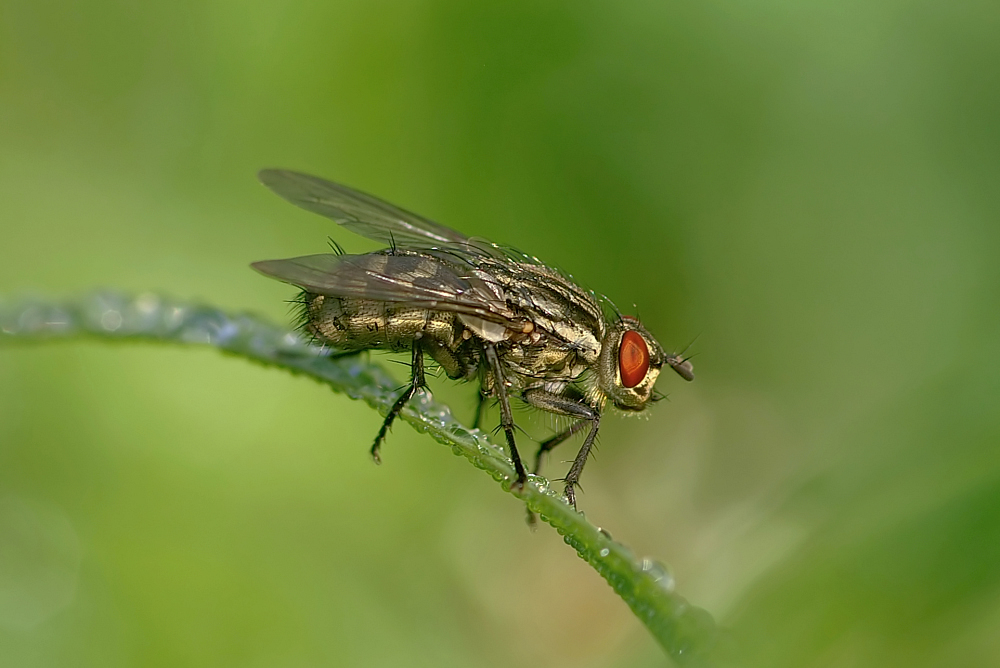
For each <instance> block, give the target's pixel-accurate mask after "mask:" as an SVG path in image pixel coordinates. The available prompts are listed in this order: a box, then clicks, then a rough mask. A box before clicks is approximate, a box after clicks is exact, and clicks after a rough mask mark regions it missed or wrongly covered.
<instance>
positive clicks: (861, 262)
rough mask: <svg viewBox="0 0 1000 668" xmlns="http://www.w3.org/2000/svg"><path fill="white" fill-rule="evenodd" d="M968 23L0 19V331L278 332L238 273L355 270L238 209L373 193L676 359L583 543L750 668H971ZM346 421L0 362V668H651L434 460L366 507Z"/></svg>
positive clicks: (219, 376) (987, 566) (610, 476)
mask: <svg viewBox="0 0 1000 668" xmlns="http://www.w3.org/2000/svg"><path fill="white" fill-rule="evenodd" d="M998 7H1000V6H998V5H997V4H996V3H991V2H976V1H973V0H966V1H959V2H950V3H944V2H919V1H917V2H913V1H909V0H907V1H903V0H880V1H878V2H857V1H854V0H848V1H846V2H845V1H844V0H836V1H833V0H830V1H826V2H801V3H787V2H766V1H765V2H757V3H721V2H699V3H680V2H616V3H610V2H607V3H601V2H576V1H574V2H552V3H536V2H517V1H515V2H505V3H469V2H462V1H454V0H452V1H448V0H441V1H423V2H365V1H355V2H327V3H301V4H300V3H285V2H267V1H257V2H227V1H222V0H207V1H206V0H200V1H198V2H191V1H186V0H181V1H180V2H172V3H162V2H160V3H156V2H147V3H136V2H122V1H116V0H91V1H89V2H70V1H68V0H45V1H42V2H39V1H37V0H31V1H29V0H2V3H0V294H3V295H7V296H12V295H13V296H17V295H22V296H23V295H38V296H51V297H64V296H69V295H73V294H79V293H80V292H83V291H87V290H89V289H92V288H96V287H102V286H111V287H116V288H120V289H125V290H130V291H136V292H139V291H147V290H155V291H163V292H165V293H168V294H170V295H172V296H174V297H178V298H184V299H192V300H202V301H205V302H208V303H212V304H216V305H221V306H225V307H228V308H231V309H234V310H251V311H254V312H257V313H260V314H264V315H267V316H269V317H271V318H273V319H275V320H278V321H283V320H285V319H286V318H287V317H288V312H287V305H286V304H285V303H284V300H286V299H289V298H291V297H292V296H293V293H294V291H293V290H292V289H290V288H288V287H287V286H284V285H281V284H279V283H276V282H272V281H268V280H266V279H264V278H262V277H260V276H258V275H256V274H254V273H253V272H252V271H251V270H250V269H248V267H247V264H248V263H249V262H251V261H253V260H259V259H265V258H272V257H282V256H289V255H297V254H306V253H313V252H322V250H323V249H324V248H325V247H326V237H327V235H331V236H333V237H334V238H335V239H337V240H338V241H339V242H340V243H341V244H342V245H343V246H344V247H345V248H347V249H348V250H349V251H354V252H361V251H367V250H371V249H372V248H373V246H372V245H371V243H370V242H367V241H366V240H364V239H361V238H359V237H354V236H352V235H350V234H348V233H346V232H343V231H341V230H338V229H336V228H335V226H334V225H332V224H331V223H329V222H327V221H324V220H323V219H320V218H318V217H315V216H310V215H309V214H307V213H305V212H302V211H298V210H296V209H294V208H292V207H291V206H289V205H287V204H286V203H284V202H283V201H281V200H279V199H278V198H276V197H274V196H272V195H271V194H269V193H268V192H267V191H266V190H265V189H264V188H263V187H261V186H260V185H258V184H257V183H256V180H255V178H254V174H255V172H256V170H257V169H259V168H261V167H266V166H281V167H289V168H294V169H299V170H303V171H308V172H313V173H316V174H320V175H323V176H326V177H328V178H331V179H335V180H339V181H343V182H345V183H348V184H352V185H354V186H356V187H359V188H362V189H364V190H367V191H369V192H373V193H377V194H379V195H381V196H383V197H385V198H387V199H389V200H391V201H394V202H397V203H399V204H401V205H404V206H406V207H408V208H411V209H413V210H415V211H419V212H421V213H423V214H425V215H427V216H429V217H432V218H435V219H437V220H439V221H441V222H444V223H445V224H449V225H452V226H454V227H456V228H459V229H461V230H462V231H465V232H468V233H472V234H477V235H482V236H487V237H489V238H491V239H494V240H496V241H499V242H505V243H509V244H513V245H515V246H517V247H520V248H522V249H523V250H526V251H528V252H530V253H532V254H536V255H538V256H540V257H542V258H543V259H545V260H546V261H548V262H549V263H552V264H554V265H557V266H559V267H561V268H563V269H565V270H567V271H569V272H572V273H573V274H574V275H575V276H576V277H577V278H578V279H579V280H580V282H581V283H583V284H585V285H587V286H588V287H592V288H594V289H596V290H598V291H600V292H603V293H606V294H607V295H608V296H609V297H610V298H611V299H613V300H614V301H615V302H617V303H618V304H619V305H620V306H622V307H623V308H626V309H628V310H631V308H632V306H631V305H632V304H633V303H635V304H637V305H638V306H637V308H638V312H639V313H640V314H641V317H642V318H643V320H644V322H645V323H646V324H647V326H648V327H649V328H650V329H651V330H652V331H654V332H656V333H657V335H658V337H659V338H660V340H661V341H662V342H663V343H664V345H665V346H666V347H667V348H669V349H672V350H679V349H681V348H683V347H684V346H686V345H687V344H689V343H691V341H692V340H694V339H695V338H696V337H697V341H696V342H695V344H694V346H693V347H692V349H691V350H692V351H693V352H694V353H696V354H697V357H695V359H694V362H695V369H696V371H697V373H698V379H697V381H696V382H695V383H693V384H690V385H688V384H684V383H683V382H682V381H681V380H680V379H679V378H677V377H675V376H673V375H672V374H670V375H666V376H664V377H663V379H662V381H661V383H660V389H661V390H663V391H664V392H666V393H668V394H669V395H670V401H669V402H664V403H661V404H659V405H657V406H656V407H655V409H653V410H652V411H650V415H649V419H648V420H624V419H617V418H615V419H609V420H606V421H605V423H604V425H603V427H602V441H601V446H600V451H599V452H598V454H597V457H596V459H595V460H594V461H592V462H591V464H590V465H589V466H588V470H587V471H586V474H585V476H584V488H585V492H584V494H583V495H582V497H581V505H582V507H583V508H584V509H585V510H586V512H587V514H588V516H589V517H590V518H591V519H592V520H593V521H594V522H595V523H597V524H598V525H601V526H604V527H607V528H608V529H609V530H610V531H611V532H612V533H613V534H614V535H615V537H616V538H618V539H620V540H622V541H623V542H625V543H627V544H629V545H631V546H633V547H634V548H635V550H636V551H637V552H638V553H640V554H644V555H650V556H654V557H656V558H659V559H661V560H663V561H665V562H667V563H669V564H670V565H671V567H672V569H673V571H674V574H675V577H676V579H677V583H678V590H679V591H680V592H681V593H682V594H683V595H685V596H686V597H688V598H689V599H690V600H691V601H692V602H694V603H696V604H697V605H700V606H703V607H705V608H707V609H708V610H709V611H711V612H712V614H713V615H714V616H715V617H716V619H717V620H718V621H719V622H720V623H721V624H723V625H725V626H726V627H728V628H730V629H731V631H732V634H733V636H734V637H735V639H736V642H737V643H738V644H739V646H740V650H739V656H740V657H741V658H742V660H743V661H745V663H746V664H747V665H754V666H779V667H780V666H789V667H792V666H837V667H841V666H898V665H905V666H957V665H962V666H986V665H997V664H998V663H1000V634H998V633H997V629H998V628H1000V401H998V400H1000V373H998V363H1000V316H998V306H1000V298H998V296H1000V271H998V267H1000V262H998V259H1000V252H998V251H1000V248H998V237H1000V226H998V221H1000V185H998V184H1000V122H998V121H1000V40H998V39H997V35H998V34H1000V9H998ZM385 362H386V363H387V364H388V363H391V359H389V358H387V359H385ZM392 368H394V369H395V370H396V372H397V373H398V374H399V377H400V379H402V378H404V377H405V370H404V369H403V368H402V367H399V366H393V367H392ZM434 390H435V393H436V396H438V397H440V398H443V399H445V400H447V401H448V402H450V403H451V404H452V405H453V408H454V410H455V411H456V413H457V414H459V415H460V416H465V417H466V418H467V419H471V415H472V411H473V407H474V403H475V391H474V389H473V388H472V387H470V386H452V385H450V384H449V383H447V382H445V381H444V380H438V381H437V382H435V384H434ZM493 418H494V419H495V415H494V416H493ZM379 421H380V418H379V417H378V416H377V415H376V414H375V413H374V412H373V411H371V410H370V409H368V408H366V407H364V406H362V405H360V404H358V403H356V402H352V401H350V400H348V399H346V398H345V397H343V396H338V395H334V394H331V393H330V392H329V391H328V390H327V389H325V388H323V387H321V386H320V385H317V384H315V383H313V382H311V381H308V380H305V379H302V378H296V377H292V376H290V375H287V374H285V373H282V372H280V371H276V370H270V369H264V368H261V367H257V366H255V365H252V364H248V363H246V362H245V361H242V360H238V359H234V358H227V357H224V356H222V355H219V354H217V353H215V352H212V351H210V350H200V349H190V348H189V349H180V348H169V347H160V346H155V345H116V346H111V345H107V344H100V343H96V342H74V343H68V344H66V343H59V344H46V345H39V346H16V347H13V348H11V347H5V348H3V349H0V664H2V665H5V666H24V667H34V666H69V665H72V666H102V667H107V666H178V665H184V666H252V667H263V666H268V667H270V666H276V667H277V666H281V667H284V666H341V665H357V666H403V665H405V666H470V665H474V666H509V665H511V664H513V663H520V662H535V663H538V664H543V665H548V666H574V667H575V668H586V667H591V666H593V667H604V666H654V665H661V664H662V663H663V662H664V661H665V659H664V657H663V655H662V654H661V652H660V650H659V648H658V647H657V646H656V645H655V643H654V642H653V640H652V639H651V638H650V637H649V636H648V634H647V632H646V631H645V629H644V628H643V627H642V626H641V625H640V624H639V622H638V621H637V620H636V619H634V618H633V617H632V616H631V614H630V613H629V611H628V609H627V608H626V607H625V605H624V604H623V603H622V602H621V601H620V600H618V599H617V598H616V597H615V596H614V595H613V593H612V592H611V590H610V588H608V587H607V585H606V584H605V583H604V582H603V581H602V580H601V579H600V578H599V577H598V576H597V575H596V574H595V573H594V572H592V571H591V570H590V569H589V568H588V567H587V566H586V565H585V564H584V563H583V562H581V561H580V560H579V559H578V558H577V557H576V556H575V555H574V553H573V552H572V551H571V550H570V549H568V548H567V547H566V546H565V545H563V544H562V543H561V541H560V540H559V538H558V536H556V535H555V533H554V532H553V531H551V530H550V529H548V528H547V527H544V526H543V527H541V528H540V529H539V530H538V531H537V532H534V533H532V532H530V531H529V530H528V529H527V528H526V526H525V524H524V511H523V508H522V507H520V506H519V505H518V504H517V503H516V501H515V500H514V499H512V498H511V497H509V496H507V495H505V494H502V493H500V492H499V490H498V489H497V488H496V485H495V484H494V483H493V482H492V481H491V480H490V479H489V478H488V477H487V476H484V475H482V474H481V473H480V472H478V471H476V470H474V469H473V468H472V467H470V466H468V464H467V463H466V462H464V461H463V460H460V459H459V458H457V457H454V456H452V454H451V453H450V452H449V451H448V449H446V448H443V447H440V446H438V445H436V444H434V443H433V442H432V441H431V440H430V439H429V438H427V437H421V436H419V435H417V434H416V433H415V432H414V431H413V430H411V429H410V428H409V427H407V426H403V425H401V426H398V427H397V428H396V430H395V431H394V433H393V434H392V435H391V439H390V440H389V442H388V443H387V445H386V447H385V449H384V461H385V463H384V465H383V466H381V467H375V466H373V465H372V463H371V461H370V460H369V458H368V455H367V447H368V444H369V442H370V439H371V437H372V436H373V435H374V433H375V431H376V430H377V428H378V425H379ZM521 422H522V424H523V425H524V426H525V428H526V429H527V431H528V432H529V433H531V434H533V435H535V436H544V435H546V434H547V433H550V432H549V428H550V425H549V423H548V420H547V419H546V418H545V417H544V416H530V415H528V414H522V415H521ZM524 440H525V442H526V439H524ZM573 448H574V446H572V445H570V446H566V450H567V452H563V453H560V454H561V455H562V456H561V457H560V456H556V457H555V458H554V459H553V461H551V462H550V463H549V464H548V466H547V468H546V471H547V472H549V473H551V474H554V475H562V474H563V472H564V470H565V467H566V465H565V464H562V463H560V461H559V460H561V459H567V458H569V457H570V456H571V455H572V454H573V452H574V451H573ZM524 449H525V450H531V447H530V446H528V445H525V447H524Z"/></svg>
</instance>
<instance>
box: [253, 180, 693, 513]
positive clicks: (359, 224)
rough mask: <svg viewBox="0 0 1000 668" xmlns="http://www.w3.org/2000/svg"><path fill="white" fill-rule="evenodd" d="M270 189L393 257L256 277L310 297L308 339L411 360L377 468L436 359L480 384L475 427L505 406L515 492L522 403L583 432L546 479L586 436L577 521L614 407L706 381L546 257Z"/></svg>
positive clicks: (318, 191)
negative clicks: (674, 382)
mask: <svg viewBox="0 0 1000 668" xmlns="http://www.w3.org/2000/svg"><path fill="white" fill-rule="evenodd" d="M260 180H261V181H262V182H263V183H264V185H266V186H267V187H268V188H270V189H271V190H273V191H274V192H275V193H277V194H278V195H280V196H281V197H283V198H284V199H286V200H288V201H289V202H291V203H292V204H295V205H297V206H299V207H301V208H303V209H306V210H308V211H312V212H314V213H318V214H320V215H323V216H326V217H328V218H331V219H333V220H334V221H335V222H337V223H338V224H340V225H342V226H343V227H346V228H347V229H349V230H351V231H352V232H356V233H358V234H360V235H362V236H365V237H368V238H369V239H373V240H375V241H379V242H382V243H385V244H387V245H388V248H386V249H384V250H380V251H376V252H373V253H365V254H363V255H348V254H345V253H343V252H342V251H340V249H339V247H338V248H337V251H338V252H334V253H326V254H320V255H306V256H303V257H296V258H290V259H287V260H265V261H263V262H255V263H254V264H253V265H252V266H253V268H254V269H256V270H257V271H259V272H261V273H262V274H265V275H267V276H270V277H272V278H276V279H278V280H281V281H285V282H286V283H290V284H292V285H295V286H298V287H299V288H300V289H301V290H302V295H301V301H302V304H303V314H304V315H303V326H304V329H305V330H306V331H308V332H309V333H310V334H311V335H312V336H314V337H315V338H316V339H317V340H318V341H320V342H322V343H324V344H328V345H329V346H331V347H332V348H335V349H337V350H338V351H344V352H350V351H361V350H388V351H395V352H409V353H410V354H411V356H412V357H411V360H412V362H411V375H410V382H409V384H408V386H407V387H406V389H404V390H403V392H402V394H401V395H400V396H399V399H398V400H397V401H396V402H395V404H394V405H393V406H392V408H391V410H390V411H389V414H388V415H387V416H386V418H385V421H384V422H383V423H382V428H381V429H380V430H379V432H378V435H377V436H376V437H375V442H374V444H373V445H372V448H371V453H372V456H373V457H374V458H375V460H376V461H379V448H380V447H381V445H382V441H383V440H384V438H385V435H386V432H387V431H388V429H389V427H390V426H391V425H392V423H393V420H395V418H396V416H397V415H399V413H400V411H402V409H403V407H404V405H405V404H406V402H407V401H409V400H410V399H411V398H412V397H413V395H414V394H415V393H416V392H417V390H419V389H421V388H423V387H424V386H425V380H424V356H425V355H426V356H428V357H430V358H431V359H432V360H434V362H436V363H437V364H439V365H440V366H441V368H442V369H443V370H444V373H445V374H447V375H448V377H450V378H453V379H456V380H478V381H479V383H480V405H479V410H477V412H476V422H477V424H476V426H479V425H478V422H479V419H480V416H481V410H482V403H483V401H485V400H486V399H495V400H496V401H497V403H498V404H499V406H500V426H501V427H502V429H503V431H504V434H505V436H506V439H507V445H508V447H509V448H510V455H511V459H512V460H513V464H514V469H515V471H516V473H517V480H516V482H515V485H522V484H523V483H524V481H525V480H526V477H527V473H526V471H525V468H524V465H523V464H522V463H521V458H520V456H519V454H518V451H517V445H516V444H515V442H514V419H513V416H512V413H511V407H510V399H511V398H512V397H513V398H517V399H520V400H522V401H524V402H525V403H526V404H528V405H529V406H533V407H535V408H540V409H542V410H544V411H548V412H550V413H554V414H556V415H560V416H564V417H567V418H569V419H570V422H569V426H568V427H567V428H566V429H565V430H564V431H562V432H561V433H559V434H557V435H555V436H553V437H551V438H549V439H548V440H546V441H544V442H543V443H542V444H541V446H540V448H539V450H538V455H537V458H536V461H535V467H534V472H536V473H537V472H538V467H539V463H540V461H541V459H542V456H543V455H544V454H545V453H546V452H547V451H549V450H551V449H552V448H554V447H555V446H557V445H559V444H560V443H562V442H563V441H565V440H567V439H568V438H570V437H571V436H573V435H574V434H576V433H578V432H580V431H586V437H585V438H584V441H583V446H582V447H581V448H580V451H579V454H577V456H576V459H575V460H574V461H573V464H572V466H571V467H570V469H569V472H568V473H567V475H566V478H565V483H566V497H567V500H568V501H569V502H570V503H571V504H573V505H574V507H575V505H576V498H575V489H574V487H575V486H576V485H577V483H578V481H579V480H580V474H581V472H582V471H583V466H584V464H585V463H586V461H587V457H588V455H589V453H590V450H591V447H592V446H593V445H594V439H595V438H596V436H597V431H598V428H599V427H600V424H601V415H602V413H603V411H604V408H605V406H607V405H608V404H609V403H610V404H611V405H612V406H614V407H615V408H617V409H619V410H621V411H624V412H626V413H635V412H638V411H642V410H644V409H645V408H646V406H647V405H649V404H650V403H651V402H652V401H654V400H655V398H656V397H655V395H654V391H653V385H654V384H655V383H656V379H657V376H659V374H660V369H662V368H663V366H664V365H667V366H670V367H671V368H673V369H674V371H676V372H677V373H678V374H680V376H681V377H683V378H684V379H685V380H693V378H694V374H693V371H692V367H691V363H690V362H689V361H688V360H687V359H685V358H683V357H682V356H679V355H669V354H667V353H665V352H664V350H663V348H662V347H661V346H660V344H659V343H657V341H656V339H654V338H653V336H652V334H650V333H649V332H648V331H647V330H646V328H645V327H643V325H642V324H641V323H640V322H639V321H638V320H637V319H635V318H632V317H629V316H624V315H620V314H617V313H615V314H614V315H611V316H609V315H607V314H606V313H605V307H606V306H608V304H607V303H606V300H603V299H599V298H598V297H597V296H596V295H595V294H594V293H593V292H591V291H589V290H584V289H583V288H581V287H579V286H578V285H577V284H576V283H575V282H574V281H573V280H572V278H571V277H569V276H567V275H566V274H563V273H561V272H559V271H557V270H555V269H553V268H551V267H548V266H546V265H545V264H543V263H541V262H540V261H539V260H538V259H536V258H534V257H528V256H526V255H523V254H521V253H518V252H516V251H514V250H512V249H510V248H507V247H504V246H498V245H496V244H493V243H491V242H488V241H486V240H484V239H479V238H472V237H467V236H465V235H464V234H461V233H460V232H456V231H455V230H451V229H449V228H447V227H444V226H443V225H439V224H437V223H434V222H432V221H430V220H427V219H426V218H423V217H421V216H418V215H416V214H413V213H410V212H408V211H405V210H403V209H400V208H399V207H396V206H394V205H392V204H389V203H388V202H384V201H382V200H380V199H378V198H376V197H373V196H371V195H367V194H365V193H362V192H358V191H356V190H352V189H351V188H348V187H346V186H342V185H339V184H337V183H331V182H329V181H325V180H323V179H320V178H317V177H315V176H309V175H306V174H300V173H297V172H291V171H285V170H272V169H267V170H264V171H262V172H261V173H260ZM611 308H612V309H613V307H611Z"/></svg>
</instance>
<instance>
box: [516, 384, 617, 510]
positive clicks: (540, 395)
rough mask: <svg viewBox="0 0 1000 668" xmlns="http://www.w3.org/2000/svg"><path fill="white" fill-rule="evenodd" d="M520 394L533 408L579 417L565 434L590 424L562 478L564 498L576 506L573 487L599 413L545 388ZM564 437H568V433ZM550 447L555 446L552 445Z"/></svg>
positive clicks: (578, 476)
mask: <svg viewBox="0 0 1000 668" xmlns="http://www.w3.org/2000/svg"><path fill="white" fill-rule="evenodd" d="M522 396H523V397H524V400H525V401H526V402H527V403H528V404H530V405H532V406H534V407H535V408H541V409H542V410H544V411H549V412H550V413H556V414H557V415H567V416H569V417H575V418H579V421H578V422H577V423H575V424H574V425H573V426H571V427H570V428H569V429H567V430H566V432H563V434H567V432H569V431H570V430H572V429H574V428H575V427H578V426H579V429H583V426H584V425H587V424H590V432H589V433H588V434H587V438H585V439H584V441H583V446H582V447H581V448H580V452H579V453H577V455H576V459H574V460H573V465H572V466H571V467H570V469H569V473H567V474H566V477H565V478H564V481H565V482H566V500H567V501H569V503H570V505H571V506H573V507H574V508H576V489H575V487H576V485H578V484H579V482H580V474H581V473H583V466H584V464H586V463H587V457H588V456H589V455H590V449H591V448H592V447H593V445H594V439H595V438H597V429H598V428H599V427H600V426H601V414H600V413H599V412H597V409H596V408H593V407H591V406H589V405H587V404H586V403H584V402H582V401H579V400H578V399H573V398H569V397H564V396H562V395H561V394H555V393H553V392H546V391H545V390H526V391H525V392H524V394H523V395H522ZM563 434H560V435H559V436H562V435H563ZM557 438H558V437H557ZM566 438H569V435H567V436H566ZM563 440H565V439H563ZM560 442H561V441H560ZM556 445H557V444H556ZM543 446H544V444H543ZM552 447H555V446H554V445H553V446H552Z"/></svg>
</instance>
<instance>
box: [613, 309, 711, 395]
mask: <svg viewBox="0 0 1000 668" xmlns="http://www.w3.org/2000/svg"><path fill="white" fill-rule="evenodd" d="M664 364H667V365H669V366H670V367H672V368H673V369H674V371H676V372H677V373H678V374H679V375H680V376H681V377H683V378H684V379H685V380H693V379H694V373H693V370H692V367H691V363H690V362H689V361H687V360H682V359H680V358H679V357H677V356H672V355H667V354H666V353H665V352H664V351H663V347H662V346H660V344H659V343H658V342H657V341H656V339H654V338H653V335H652V334H650V333H649V332H648V331H647V330H646V328H645V327H643V326H642V323H640V322H639V321H638V320H636V319H635V318H632V317H629V316H622V317H621V318H620V319H619V320H618V321H617V322H615V323H613V324H612V325H611V326H610V327H609V328H608V332H607V334H605V336H604V342H603V344H602V346H601V359H600V362H599V363H598V373H597V376H598V383H599V385H600V388H601V391H603V392H604V394H605V395H607V397H608V398H609V399H611V401H612V403H614V405H615V407H616V408H618V409H620V410H623V411H641V410H643V409H644V408H646V405H647V404H649V402H650V401H651V400H652V399H653V386H654V385H656V379H657V377H658V376H659V375H660V369H662V368H663V365H664Z"/></svg>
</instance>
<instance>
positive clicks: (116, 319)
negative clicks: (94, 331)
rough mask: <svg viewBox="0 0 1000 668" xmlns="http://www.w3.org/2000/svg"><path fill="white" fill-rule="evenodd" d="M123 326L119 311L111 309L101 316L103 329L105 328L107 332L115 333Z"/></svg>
mask: <svg viewBox="0 0 1000 668" xmlns="http://www.w3.org/2000/svg"><path fill="white" fill-rule="evenodd" d="M121 326H122V314H121V313H119V312H118V311H115V310H114V309H111V310H108V311H105V312H104V313H102V314H101V327H103V328H104V330H105V331H108V332H115V331H117V330H118V328H119V327H121Z"/></svg>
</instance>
